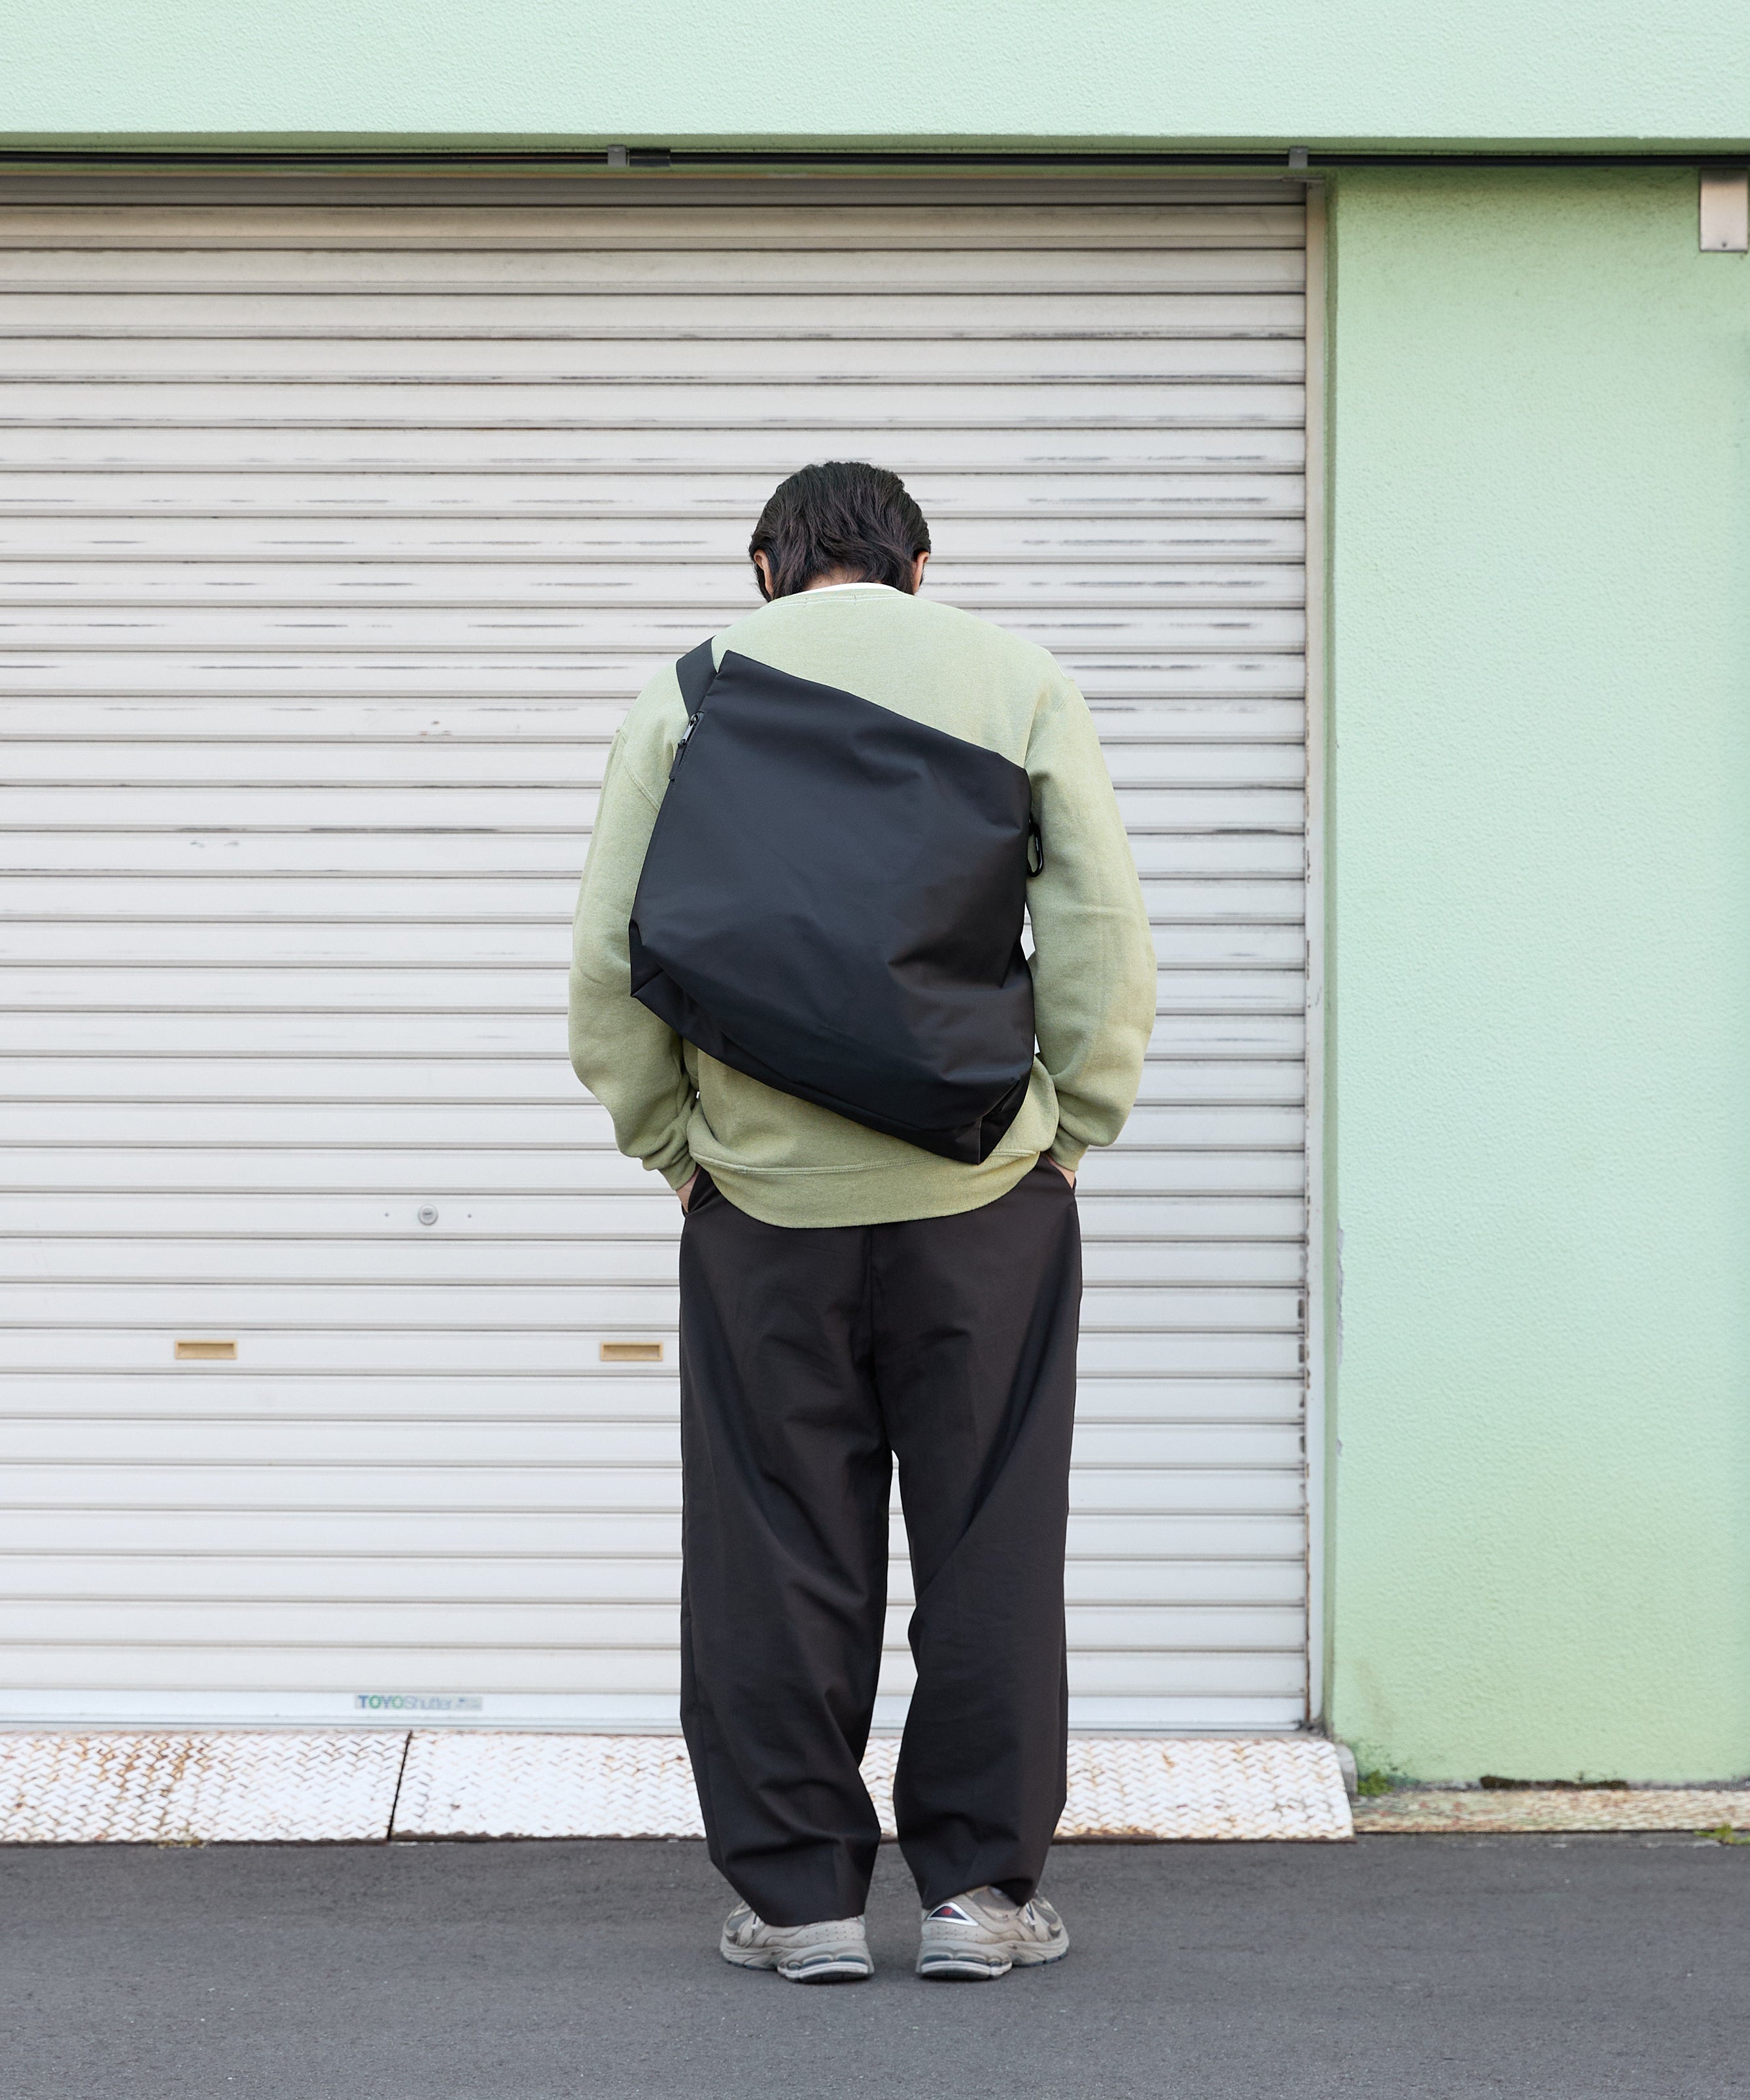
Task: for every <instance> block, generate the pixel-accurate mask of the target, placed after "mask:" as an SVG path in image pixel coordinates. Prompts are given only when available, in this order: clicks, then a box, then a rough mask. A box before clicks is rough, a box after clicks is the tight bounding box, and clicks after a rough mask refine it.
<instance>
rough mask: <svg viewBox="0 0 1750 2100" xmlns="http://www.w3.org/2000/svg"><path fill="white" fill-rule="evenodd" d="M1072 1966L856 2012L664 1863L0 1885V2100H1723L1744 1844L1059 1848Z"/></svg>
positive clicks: (141, 1853) (628, 1853)
mask: <svg viewBox="0 0 1750 2100" xmlns="http://www.w3.org/2000/svg"><path fill="white" fill-rule="evenodd" d="M1046 1887H1047V1893H1049V1894H1050V1895H1051V1896H1052V1898H1053V1899H1055V1900H1056V1903H1057V1904H1058V1905H1059V1907H1060V1908H1061V1910H1062V1911H1063V1913H1064V1914H1065V1918H1066V1920H1067V1921H1068V1923H1069V1929H1070V1932H1071V1935H1072V1937H1073V1943H1074V1946H1073V1952H1072V1953H1071V1955H1070V1957H1069V1960H1068V1961H1065V1962H1063V1963H1062V1964H1060V1965H1059V1966H1057V1967H1056V1968H1055V1969H1051V1970H1034V1971H1033V1972H1031V1973H1028V1974H1021V1973H1018V1972H1017V1973H1016V1974H1014V1975H1012V1976H1011V1977H1009V1978H1008V1979H1005V1980H1004V1981H1003V1982H1002V1983H994V1984H990V1983H972V1984H959V1985H951V1984H926V1983H919V1982H918V1981H917V1980H916V1979H915V1978H914V1977H913V1976H912V1975H911V1974H910V1966H911V1961H912V1957H913V1955H914V1953H915V1947H916V1935H917V1912H916V1908H915V1901H914V1899H913V1898H912V1895H911V1891H910V1884H909V1882H907V1881H906V1878H905V1875H904V1869H903V1867H902V1865H901V1862H900V1860H899V1859H898V1857H897V1854H896V1853H895V1851H894V1850H893V1847H892V1846H887V1847H884V1849H883V1852H882V1857H881V1865H880V1869H879V1874H878V1876H877V1880H876V1886H875V1895H874V1897H873V1899H872V1900H871V1908H870V1923H871V1939H872V1941H873V1943H874V1948H875V1957H876V1960H877V1961H878V1963H879V1974H878V1975H877V1976H876V1978H875V1980H874V1981H873V1982H872V1983H865V1984H860V1985H855V1986H847V1987H843V1988H838V1989H834V1990H825V1989H816V1990H805V1989H799V1988H796V1987H794V1986H791V1985H788V1984H785V1983H780V1982H778V1980H777V1979H775V1978H774V1977H771V1976H769V1975H763V1974H745V1973H743V1972H741V1971H738V1970H732V1969H730V1967H728V1966H727V1965H725V1963H723V1962H722V1961H720V1960H719V1959H718V1958H717V1956H716V1928H717V1925H718V1922H719V1921H720V1919H721V1916H722V1913H723V1912H724V1910H725V1908H726V1906H727V1902H728V1896H727V1893H726V1891H725V1889H724V1888H723V1886H722V1884H721V1882H719V1881H718V1880H717V1877H716V1875H715V1873H713V1872H712V1868H711V1866H710V1864H709V1863H708V1862H707V1860H706V1858H705V1855H704V1850H703V1846H699V1845H697V1844H692V1843H683V1844H677V1843H660V1842H651V1843H646V1842H637V1843H615V1842H565V1843H549V1844H493V1845H457V1844H434V1845H400V1844H398V1845H394V1846H356V1847H354V1846H310V1847H289V1846H288V1847H276V1846H209V1847H203V1848H196V1849H192V1850H177V1849H156V1848H152V1847H133V1846H127V1847H122V1846H117V1847H114V1848H104V1847H96V1846H79V1847H68V1848H55V1849H48V1848H45V1849H41V1850H30V1849H24V1850H19V1851H12V1852H10V1853H7V1854H5V1855H0V2017H3V2023H4V2028H5V2038H4V2040H3V2042H0V2091H3V2093H4V2100H211V2096H218V2095H226V2096H231V2100H330V2097H331V2096H333V2100H342V2096H344V2097H345V2100H559V2097H560V2096H565V2100H572V2096H580V2095H588V2096H591V2100H732V2096H733V2100H744V2096H746V2100H766V2096H768V2095H770V2096H778V2095H782V2096H785V2100H790V2096H797V2100H803V2096H806V2100H840V2096H844V2100H863V2096H869V2097H870V2100H899V2096H909V2095H912V2094H918V2095H927V2096H928V2100H958V2096H959V2095H962V2094H964V2095H967V2096H969V2100H970V2096H976V2100H994V2096H998V2095H1002V2094H1006V2093H1018V2094H1025V2095H1026V2096H1029V2100H1082V2096H1084V2095H1085V2096H1089V2100H1095V2096H1097V2100H1179V2096H1184V2100H1264V2096H1271V2100H1276V2096H1285V2095H1289V2094H1292V2095H1294V2096H1295V2100H1307V2097H1308V2096H1311V2100H1325V2096H1329V2100H1338V2096H1339V2095H1340V2096H1342V2100H1370V2096H1373V2095H1378V2096H1381V2100H1420V2096H1423V2095H1426V2096H1430V2100H1469V2096H1470V2095H1472V2094H1477V2095H1483V2094H1488V2095H1490V2096H1501V2095H1506V2096H1513V2100H1520V2096H1523V2100H1533V2096H1535V2100H1599V2096H1602V2095H1611V2094H1619V2093H1623V2094H1634V2095H1637V2096H1644V2100H1728V2096H1739V2095H1750V1993H1747V1991H1746V1985H1745V1978H1746V1976H1747V1974H1750V1963H1747V1959H1746V1957H1747V1955H1750V1847H1743V1848H1729V1847H1726V1846H1716V1845H1698V1844H1697V1843H1696V1842H1695V1841H1694V1840H1693V1839H1690V1838H1627V1839H1620V1838H1571V1839H1549V1838H1395V1837H1394V1838H1370V1839H1363V1840H1362V1841H1360V1842H1359V1843H1356V1844H1354V1845H1348V1846H1322V1845H1299V1846H1296V1845H1219V1846H1218V1845H1162V1846H1064V1847H1061V1848H1060V1849H1059V1851H1057V1852H1056V1853H1055V1854H1054V1855H1053V1856H1052V1860H1051V1868H1050V1872H1049V1873H1048V1876H1047V1883H1046Z"/></svg>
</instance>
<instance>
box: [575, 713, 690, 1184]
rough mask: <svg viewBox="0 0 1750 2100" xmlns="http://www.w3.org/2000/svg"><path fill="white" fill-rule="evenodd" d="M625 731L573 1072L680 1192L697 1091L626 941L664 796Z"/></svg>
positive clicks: (609, 771) (580, 981) (582, 902)
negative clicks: (644, 772)
mask: <svg viewBox="0 0 1750 2100" xmlns="http://www.w3.org/2000/svg"><path fill="white" fill-rule="evenodd" d="M671 682H672V674H671ZM677 699H678V689H677ZM683 719H684V717H683ZM626 738H627V730H625V729H624V728H623V729H622V730H621V731H620V733H619V735H618V736H616V737H615V739H614V743H613V748H611V751H610V752H609V753H608V761H607V768H606V772H605V773H604V774H603V776H602V800H601V804H600V806H599V808H598V809H597V814H596V825H595V832H594V834H593V836H592V837H591V839H590V841H589V853H588V858H587V859H586V860H585V862H584V880H583V886H582V888H581V889H580V891H579V893H578V898H577V916H576V920H575V924H574V925H573V928H572V937H571V1069H572V1070H574V1071H575V1073H576V1074H577V1076H578V1078H579V1079H581V1080H582V1081H583V1083H584V1085H585V1086H586V1087H588V1088H589V1090H590V1092H592V1093H593V1094H594V1096H595V1097H596V1099H597V1101H600V1102H601V1104H602V1106H603V1107H604V1108H605V1109H606V1110H607V1112H608V1114H609V1115H610V1116H611V1117H612V1118H613V1122H614V1138H615V1143H616V1144H617V1145H619V1149H620V1150H621V1151H622V1152H624V1154H626V1155H627V1156H628V1158H633V1159H639V1160H641V1161H642V1162H644V1164H645V1166H646V1167H649V1168H650V1169H651V1170H653V1171H655V1172H656V1173H658V1174H660V1175H661V1176H663V1179H664V1180H666V1181H667V1182H668V1185H669V1186H670V1187H671V1188H672V1189H678V1188H679V1187H680V1186H681V1184H682V1182H684V1181H685V1180H687V1179H688V1177H689V1176H690V1175H691V1173H692V1171H693V1160H692V1157H691V1155H690V1154H689V1152H688V1150H687V1142H686V1128H687V1119H688V1118H689V1116H690V1114H691V1112H692V1107H693V1083H692V1081H691V1079H690V1078H689V1077H688V1074H687V1070H686V1065H685V1058H684V1055H683V1052H682V1049H681V1039H680V1037H679V1036H678V1035H676V1034H675V1032H674V1030H672V1028H670V1027H669V1026H668V1024H667V1023H666V1022H665V1021H659V1019H658V1018H657V1017H656V1016H655V1014H654V1013H652V1012H650V1009H649V1008H648V1007H646V1006H641V1005H640V1004H639V1003H638V1001H637V999H634V998H633V995H632V964H631V960H630V956H629V954H628V943H627V938H626V927H627V922H628V920H630V918H631V916H632V903H633V897H634V896H635V895H636V894H637V887H638V877H639V875H640V874H641V871H642V870H643V867H644V855H645V849H646V847H647V846H648V845H650V832H651V829H652V827H653V826H654V825H655V822H656V811H657V808H658V805H659V801H660V796H659V794H658V795H655V796H653V795H652V793H651V792H650V790H649V789H648V788H647V787H646V785H645V784H644V783H643V782H642V781H641V779H639V778H638V775H637V769H636V767H635V765H633V762H632V761H630V759H629V758H628V754H627V752H626V749H625V743H626Z"/></svg>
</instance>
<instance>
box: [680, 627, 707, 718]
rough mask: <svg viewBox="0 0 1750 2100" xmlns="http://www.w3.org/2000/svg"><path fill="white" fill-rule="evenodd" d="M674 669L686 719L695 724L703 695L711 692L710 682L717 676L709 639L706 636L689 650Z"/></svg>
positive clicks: (703, 701)
mask: <svg viewBox="0 0 1750 2100" xmlns="http://www.w3.org/2000/svg"><path fill="white" fill-rule="evenodd" d="M674 668H675V676H676V677H677V678H678V679H679V680H680V681H681V699H683V700H685V702H686V718H687V720H688V721H690V722H696V721H698V720H699V709H700V708H702V707H703V705H704V704H705V695H706V694H707V692H709V691H710V690H711V682H712V679H713V678H714V677H716V675H717V664H716V658H715V657H714V656H713V655H712V649H711V637H709V636H708V635H707V637H706V638H705V639H704V640H703V642H700V643H699V646H698V647H697V648H696V649H689V650H688V651H687V652H686V654H685V655H684V656H683V657H682V658H681V660H680V661H679V663H677V664H676V665H675V667H674Z"/></svg>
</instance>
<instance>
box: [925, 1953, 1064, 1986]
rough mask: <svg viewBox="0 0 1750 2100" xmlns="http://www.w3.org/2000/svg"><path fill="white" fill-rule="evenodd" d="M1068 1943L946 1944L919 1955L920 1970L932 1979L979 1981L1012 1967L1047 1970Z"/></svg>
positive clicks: (938, 1980)
mask: <svg viewBox="0 0 1750 2100" xmlns="http://www.w3.org/2000/svg"><path fill="white" fill-rule="evenodd" d="M1068 1952H1069V1947H1068V1946H1067V1944H1066V1945H1065V1946H1062V1947H1053V1948H1042V1947H1038V1946H1035V1945H1033V1944H1029V1945H1026V1946H1022V1947H1007V1948H995V1947H993V1948H990V1949H989V1950H988V1951H987V1950H985V1949H983V1948H972V1947H953V1948H949V1947H945V1948H940V1949H939V1950H937V1952H933V1953H931V1952H924V1953H922V1954H919V1957H918V1968H917V1973H918V1974H919V1975H920V1976H924V1977H928V1979H931V1981H932V1982H944V1983H975V1982H984V1981H986V1980H994V1979H995V1978H997V1977H998V1976H1006V1975H1007V1974H1008V1972H1009V1971H1010V1970H1011V1969H1043V1967H1044V1966H1045V1965H1046V1963H1047V1962H1048V1961H1062V1960H1063V1958H1064V1957H1065V1955H1066V1954H1067V1953H1068Z"/></svg>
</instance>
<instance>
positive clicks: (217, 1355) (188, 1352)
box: [176, 1342, 237, 1364]
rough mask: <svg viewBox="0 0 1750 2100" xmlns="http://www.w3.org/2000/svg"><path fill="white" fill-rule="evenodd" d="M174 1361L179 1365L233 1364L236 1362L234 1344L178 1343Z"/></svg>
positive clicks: (235, 1346)
mask: <svg viewBox="0 0 1750 2100" xmlns="http://www.w3.org/2000/svg"><path fill="white" fill-rule="evenodd" d="M176 1361H178V1363H179V1364H234V1363H235V1362H236V1361H237V1345H236V1343H235V1342H179V1343H177V1345H176Z"/></svg>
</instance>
